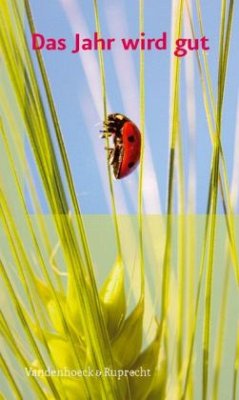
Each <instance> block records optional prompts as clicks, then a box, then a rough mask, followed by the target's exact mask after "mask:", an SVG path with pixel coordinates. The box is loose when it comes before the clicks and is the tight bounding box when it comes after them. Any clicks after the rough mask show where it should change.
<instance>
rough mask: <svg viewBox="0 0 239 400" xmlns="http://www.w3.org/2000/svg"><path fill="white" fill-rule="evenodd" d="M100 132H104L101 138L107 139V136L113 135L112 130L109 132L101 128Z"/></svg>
mask: <svg viewBox="0 0 239 400" xmlns="http://www.w3.org/2000/svg"><path fill="white" fill-rule="evenodd" d="M100 132H101V133H102V135H101V136H100V137H101V139H105V138H106V137H110V136H112V135H113V133H112V132H108V131H107V130H101V131H100Z"/></svg>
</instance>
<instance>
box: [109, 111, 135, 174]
mask: <svg viewBox="0 0 239 400" xmlns="http://www.w3.org/2000/svg"><path fill="white" fill-rule="evenodd" d="M105 126H106V131H107V133H108V135H109V136H112V137H113V144H114V147H113V148H110V149H108V150H109V160H110V164H111V165H112V167H113V173H114V176H115V178H116V179H122V178H124V177H126V176H127V175H129V174H130V173H131V172H133V171H134V170H135V168H136V167H137V165H138V164H139V160H140V151H141V134H140V131H139V129H138V128H137V126H136V125H135V124H134V123H133V122H132V121H131V120H130V119H129V118H127V117H126V116H125V115H123V114H116V113H115V114H109V115H108V117H107V121H106V122H105ZM103 137H104V135H103Z"/></svg>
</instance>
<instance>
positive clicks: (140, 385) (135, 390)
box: [129, 326, 165, 400]
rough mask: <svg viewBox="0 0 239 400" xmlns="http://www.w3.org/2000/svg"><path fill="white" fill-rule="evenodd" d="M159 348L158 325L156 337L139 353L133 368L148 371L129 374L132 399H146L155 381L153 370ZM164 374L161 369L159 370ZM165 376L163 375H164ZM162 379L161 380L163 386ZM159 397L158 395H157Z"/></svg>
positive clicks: (156, 362)
mask: <svg viewBox="0 0 239 400" xmlns="http://www.w3.org/2000/svg"><path fill="white" fill-rule="evenodd" d="M159 350H160V326H159V327H158V329H157V333H156V337H155V339H154V340H153V341H152V343H150V345H149V346H148V347H147V348H146V349H145V350H144V351H143V352H142V353H141V354H140V355H139V357H138V358H137V360H136V361H135V363H134V365H133V366H132V369H133V370H138V369H140V368H142V369H143V370H145V371H148V372H149V375H146V376H140V377H137V376H130V377H129V385H130V391H131V393H132V395H133V398H134V400H142V399H146V398H147V396H148V394H149V392H150V390H151V388H152V386H153V383H154V381H155V371H156V368H157V365H158V357H159ZM160 373H161V375H163V376H164V373H163V371H160ZM164 378H165V376H164ZM163 383H164V380H161V384H162V386H163ZM160 386H161V385H160ZM158 398H160V397H158Z"/></svg>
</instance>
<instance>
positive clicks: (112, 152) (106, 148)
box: [105, 147, 115, 161]
mask: <svg viewBox="0 0 239 400" xmlns="http://www.w3.org/2000/svg"><path fill="white" fill-rule="evenodd" d="M105 150H106V151H107V152H108V161H109V160H110V159H111V158H114V152H115V149H113V148H112V147H105Z"/></svg>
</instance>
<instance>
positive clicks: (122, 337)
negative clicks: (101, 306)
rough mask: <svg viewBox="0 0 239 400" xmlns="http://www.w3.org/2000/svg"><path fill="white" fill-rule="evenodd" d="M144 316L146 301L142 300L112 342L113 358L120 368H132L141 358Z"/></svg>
mask: <svg viewBox="0 0 239 400" xmlns="http://www.w3.org/2000/svg"><path fill="white" fill-rule="evenodd" d="M143 316H144V300H143V298H141V299H140V300H139V302H138V304H137V306H136V307H135V309H134V310H133V311H132V313H131V314H130V315H129V316H128V318H127V319H126V320H125V321H124V324H123V325H122V328H121V329H120V331H119V333H118V335H117V337H116V338H115V339H114V340H113V342H112V352H113V357H114V359H115V361H116V363H117V365H118V366H119V367H124V368H129V367H131V366H132V364H133V363H134V362H135V360H136V359H137V357H138V356H139V353H140V349H141V346H142V338H143ZM125 349H127V351H126V350H125Z"/></svg>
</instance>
